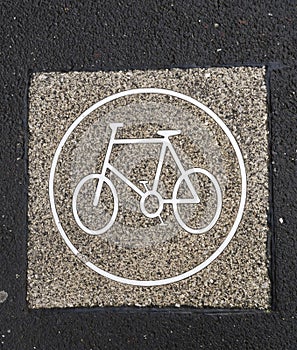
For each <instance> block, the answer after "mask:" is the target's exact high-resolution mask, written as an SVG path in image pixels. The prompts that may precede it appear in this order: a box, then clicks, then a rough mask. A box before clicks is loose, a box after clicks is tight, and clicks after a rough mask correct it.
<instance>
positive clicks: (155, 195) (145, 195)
mask: <svg viewBox="0 0 297 350" xmlns="http://www.w3.org/2000/svg"><path fill="white" fill-rule="evenodd" d="M109 126H110V128H111V136H110V140H109V144H108V147H107V151H106V155H105V159H104V162H103V166H102V172H101V173H100V174H89V175H87V176H85V177H83V178H82V179H81V180H80V181H79V183H78V184H77V186H76V188H75V190H74V194H73V200H72V210H73V215H74V218H75V221H76V223H77V225H78V226H79V227H80V228H81V229H82V230H83V231H84V232H86V233H88V234H91V235H100V234H102V233H104V232H106V231H108V230H109V229H110V228H111V227H112V225H113V224H114V222H115V220H116V217H117V214H118V209H119V200H118V194H117V191H116V188H115V186H114V184H113V183H112V181H111V180H110V179H109V178H108V177H107V176H106V173H107V170H109V171H110V172H112V173H113V174H114V175H116V176H117V177H119V178H120V179H121V180H122V181H123V182H124V183H125V184H126V185H128V186H129V187H130V188H131V189H132V190H134V191H135V192H136V193H137V194H138V195H139V196H140V203H139V204H140V210H141V212H142V214H143V215H145V216H146V217H147V218H156V217H158V218H159V219H160V221H161V225H166V224H165V223H164V222H163V220H162V217H161V213H162V210H163V206H164V204H171V205H172V207H173V213H174V216H175V218H176V220H177V222H178V223H179V225H180V226H181V227H182V228H183V229H184V230H186V231H187V232H189V233H192V234H202V233H205V232H208V231H209V230H210V229H211V228H212V227H213V226H214V225H215V224H216V222H217V220H218V218H219V217H220V213H221V209H222V192H221V188H220V186H219V183H218V181H217V179H216V178H215V176H214V175H213V174H211V173H210V172H209V171H207V170H205V169H202V168H191V169H189V170H185V168H184V166H183V165H182V162H181V161H180V159H179V157H178V155H177V153H176V151H175V149H174V147H173V145H172V143H171V141H170V139H169V137H173V136H176V135H179V134H181V131H180V130H159V131H158V132H157V134H158V135H160V136H162V137H161V138H146V139H136V138H131V139H124V138H123V139H116V138H115V137H116V133H117V129H118V128H120V127H123V123H111V124H110V125H109ZM125 144H161V151H160V156H159V161H158V165H157V169H156V173H155V176H154V181H153V185H152V188H151V189H149V188H148V181H146V180H142V181H139V183H141V185H142V186H143V187H144V189H145V190H144V191H142V190H141V189H140V188H138V187H137V186H136V185H135V184H134V183H132V182H131V181H130V180H129V179H128V178H127V177H126V176H125V175H123V174H122V173H121V172H120V171H119V170H118V169H116V168H115V167H114V166H113V165H112V164H111V163H110V156H111V152H112V149H113V146H114V145H125ZM167 150H169V152H170V153H171V155H172V157H173V159H174V161H175V163H176V165H177V168H178V169H179V172H180V173H181V175H180V177H179V178H178V179H177V181H176V183H175V185H174V188H173V192H172V197H171V198H163V197H162V195H161V194H160V192H159V191H158V187H159V181H160V176H161V170H162V167H163V163H164V159H165V154H166V152H167ZM192 174H202V175H204V176H206V177H207V178H208V180H209V181H210V182H211V184H212V186H213V188H214V189H215V194H216V209H215V211H214V214H213V215H212V217H211V220H208V221H210V222H208V223H207V224H206V225H205V226H204V227H199V228H193V227H190V226H188V225H187V224H186V223H185V222H184V221H183V219H182V218H181V216H180V213H179V210H178V208H179V205H184V204H199V203H200V198H199V196H198V194H197V192H196V190H195V188H194V185H193V183H192V181H191V180H190V177H189V176H190V175H192ZM94 180H95V181H96V185H95V187H94V193H93V198H92V201H93V203H92V205H93V206H94V207H97V206H98V204H99V202H100V199H101V193H102V188H103V184H105V185H106V186H108V187H109V189H110V191H111V194H112V197H113V210H112V214H111V215H110V216H111V217H110V219H109V220H108V222H107V223H103V225H102V226H103V227H98V228H96V229H92V228H90V227H87V226H86V225H85V224H84V223H83V220H82V219H81V218H80V216H79V210H78V196H79V193H80V192H81V191H82V189H83V188H84V186H85V185H86V184H87V183H89V182H90V181H92V182H94ZM184 181H185V183H186V185H187V187H188V189H189V191H190V193H191V197H190V198H178V191H179V188H180V186H181V183H182V182H184ZM149 199H154V200H155V202H156V203H157V209H156V210H154V211H150V210H148V208H147V203H148V200H149Z"/></svg>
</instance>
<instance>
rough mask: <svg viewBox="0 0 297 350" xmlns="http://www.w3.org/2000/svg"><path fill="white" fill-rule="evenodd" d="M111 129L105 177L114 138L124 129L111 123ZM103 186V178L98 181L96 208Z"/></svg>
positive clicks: (104, 169) (95, 198)
mask: <svg viewBox="0 0 297 350" xmlns="http://www.w3.org/2000/svg"><path fill="white" fill-rule="evenodd" d="M109 127H110V128H111V135H110V139H109V144H108V147H107V151H106V155H105V159H104V162H103V166H102V171H101V174H102V175H103V176H105V173H106V169H107V167H108V163H109V158H110V154H111V151H112V146H113V142H114V138H115V135H116V133H117V129H118V128H121V127H123V123H110V124H109ZM102 185H103V178H102V179H101V180H99V181H98V186H97V189H96V192H95V197H94V201H93V205H94V206H97V205H98V202H99V198H100V194H101V190H102Z"/></svg>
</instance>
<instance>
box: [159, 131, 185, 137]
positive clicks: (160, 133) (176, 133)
mask: <svg viewBox="0 0 297 350" xmlns="http://www.w3.org/2000/svg"><path fill="white" fill-rule="evenodd" d="M180 133H181V131H180V130H159V131H158V132H157V134H158V135H161V136H164V137H169V136H175V135H179V134H180Z"/></svg>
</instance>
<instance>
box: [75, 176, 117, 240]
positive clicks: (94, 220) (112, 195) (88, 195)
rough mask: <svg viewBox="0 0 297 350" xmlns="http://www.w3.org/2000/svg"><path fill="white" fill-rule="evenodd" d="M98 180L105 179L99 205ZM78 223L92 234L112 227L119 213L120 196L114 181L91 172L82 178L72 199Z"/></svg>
mask: <svg viewBox="0 0 297 350" xmlns="http://www.w3.org/2000/svg"><path fill="white" fill-rule="evenodd" d="M98 181H103V185H102V190H101V194H100V198H99V203H98V205H96V206H94V205H93V201H94V196H95V192H96V189H97V185H98ZM72 211H73V215H74V218H75V221H76V223H77V225H78V226H79V227H80V228H81V229H82V230H83V231H84V232H86V233H88V234H90V235H100V234H102V233H104V232H106V231H107V230H109V229H110V228H111V226H112V225H113V223H114V222H115V219H116V216H117V213H118V196H117V192H116V189H115V187H114V185H113V183H112V182H111V181H110V180H109V179H108V178H107V177H105V176H103V175H102V174H90V175H87V176H86V177H84V178H83V179H81V180H80V182H79V183H78V185H77V186H76V188H75V190H74V194H73V199H72Z"/></svg>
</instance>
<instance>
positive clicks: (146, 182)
mask: <svg viewBox="0 0 297 350" xmlns="http://www.w3.org/2000/svg"><path fill="white" fill-rule="evenodd" d="M139 183H141V184H148V181H147V180H139Z"/></svg>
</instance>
